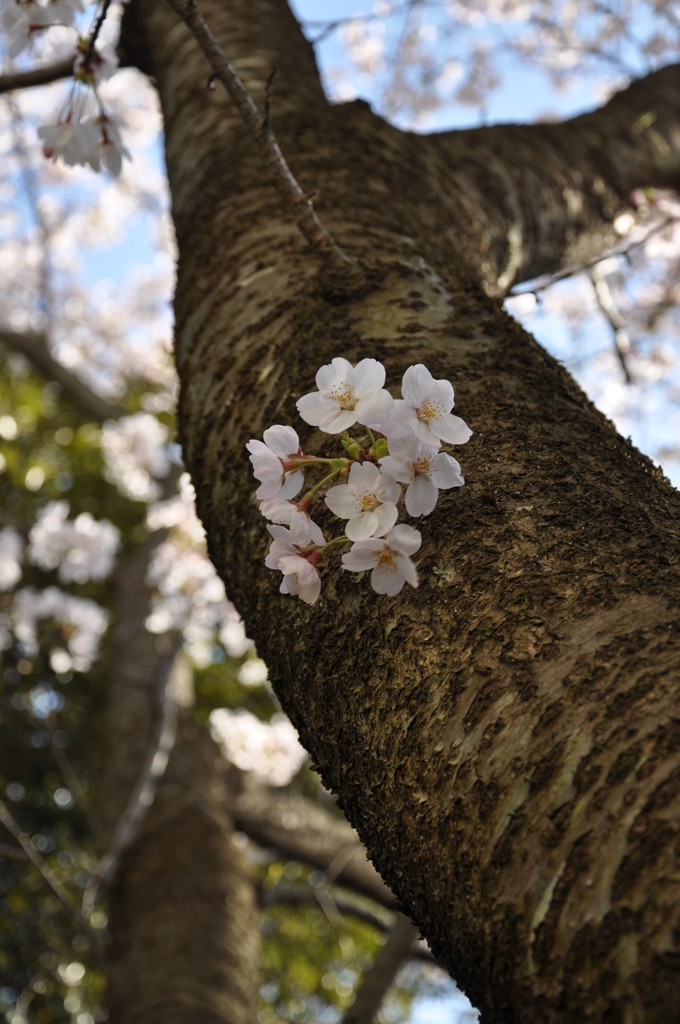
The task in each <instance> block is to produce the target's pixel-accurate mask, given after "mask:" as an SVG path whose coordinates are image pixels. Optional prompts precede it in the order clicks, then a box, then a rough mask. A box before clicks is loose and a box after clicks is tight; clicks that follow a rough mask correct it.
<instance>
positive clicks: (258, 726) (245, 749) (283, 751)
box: [210, 663, 307, 786]
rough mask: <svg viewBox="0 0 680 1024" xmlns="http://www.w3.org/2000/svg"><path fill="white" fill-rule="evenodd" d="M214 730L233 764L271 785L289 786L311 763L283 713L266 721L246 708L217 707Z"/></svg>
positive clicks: (211, 727)
mask: <svg viewBox="0 0 680 1024" xmlns="http://www.w3.org/2000/svg"><path fill="white" fill-rule="evenodd" d="M246 664H247V663H246ZM210 731H211V734H212V737H213V739H214V740H215V742H216V743H219V745H220V746H221V748H222V751H223V753H224V755H225V757H226V758H227V759H228V760H229V761H231V762H232V764H235V765H236V767H237V768H240V769H241V770H242V771H244V772H248V771H252V772H253V774H254V775H256V776H257V777H258V778H259V779H260V780H261V781H262V782H264V783H266V784H267V785H270V786H287V785H288V783H289V782H290V780H291V779H292V778H293V776H294V775H296V774H297V773H298V771H299V770H300V768H301V767H302V765H303V764H304V762H305V761H306V760H307V752H306V751H305V749H304V748H303V747H302V746H301V745H300V741H299V740H298V735H297V731H296V730H295V727H294V726H293V725H292V724H291V723H290V722H289V721H288V719H287V718H286V716H285V715H282V714H280V713H279V714H275V715H274V716H273V717H272V719H271V721H269V722H262V721H260V719H259V718H257V716H256V715H253V714H252V712H250V711H247V710H246V709H245V708H237V709H236V710H235V711H232V710H230V709H229V708H216V709H215V710H214V711H212V712H211V713H210Z"/></svg>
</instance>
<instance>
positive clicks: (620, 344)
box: [588, 269, 633, 384]
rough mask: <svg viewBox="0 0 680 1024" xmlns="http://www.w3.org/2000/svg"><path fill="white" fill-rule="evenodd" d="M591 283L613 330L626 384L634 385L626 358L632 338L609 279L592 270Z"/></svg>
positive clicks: (602, 311)
mask: <svg viewBox="0 0 680 1024" xmlns="http://www.w3.org/2000/svg"><path fill="white" fill-rule="evenodd" d="M588 277H589V278H590V282H591V284H592V286H593V290H594V292H595V298H596V299H597V304H598V306H599V308H600V312H601V313H602V314H603V316H604V318H605V320H606V321H607V323H608V324H609V326H610V327H611V329H612V335H613V338H614V349H615V351H616V355H617V357H618V360H619V362H620V363H621V369H622V370H623V375H624V377H625V378H626V384H632V383H633V377H632V375H631V372H630V370H629V369H628V362H627V360H626V356H627V355H628V353H629V352H630V338H629V337H628V331H627V330H626V325H625V323H624V320H623V317H622V316H621V314H620V313H619V311H618V309H617V308H616V303H615V302H614V296H613V295H612V291H611V288H610V287H609V282H608V281H607V278H606V277H605V276H604V274H602V273H598V272H597V271H596V270H595V269H593V270H591V271H590V272H589V274H588Z"/></svg>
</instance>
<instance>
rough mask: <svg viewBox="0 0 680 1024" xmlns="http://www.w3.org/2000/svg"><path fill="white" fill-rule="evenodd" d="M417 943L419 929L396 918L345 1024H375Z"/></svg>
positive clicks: (358, 992) (400, 915)
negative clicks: (386, 998)
mask: <svg viewBox="0 0 680 1024" xmlns="http://www.w3.org/2000/svg"><path fill="white" fill-rule="evenodd" d="M417 939H418V929H417V928H415V927H414V925H412V924H411V922H410V921H409V919H408V918H407V917H405V916H404V914H397V920H396V922H395V925H394V928H393V929H392V931H391V932H390V934H389V936H388V939H387V942H386V943H385V945H384V946H383V948H382V949H381V950H380V952H379V953H378V955H377V957H376V959H375V963H374V964H373V965H372V966H371V967H370V968H369V969H368V970H367V971H366V973H365V974H364V976H363V978H362V979H361V985H360V986H359V988H358V990H357V994H356V998H355V1000H354V1002H353V1003H352V1005H351V1006H350V1008H349V1009H348V1010H347V1013H346V1014H345V1016H344V1017H343V1019H342V1024H372V1021H373V1020H374V1019H375V1016H376V1014H377V1012H378V1010H379V1009H380V1004H381V1003H382V1001H383V999H384V998H385V996H386V995H387V992H388V991H389V989H390V988H391V987H392V985H393V984H394V979H395V978H396V976H397V971H398V970H399V968H400V967H401V965H402V964H403V963H404V961H405V960H408V959H409V958H410V956H411V949H412V947H413V944H414V942H416V941H417Z"/></svg>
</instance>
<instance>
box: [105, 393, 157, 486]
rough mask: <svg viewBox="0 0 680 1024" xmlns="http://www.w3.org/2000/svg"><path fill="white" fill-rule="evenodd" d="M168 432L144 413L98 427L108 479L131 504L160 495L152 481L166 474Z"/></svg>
mask: <svg viewBox="0 0 680 1024" xmlns="http://www.w3.org/2000/svg"><path fill="white" fill-rule="evenodd" d="M167 441H168V431H167V428H166V427H164V426H163V424H162V423H159V421H158V420H157V419H156V417H155V416H152V415H151V413H148V412H138V413H135V414H134V415H133V416H123V418H122V419H120V420H115V421H112V420H109V421H108V422H107V423H105V424H104V427H103V428H102V442H101V443H102V452H103V453H104V459H105V461H106V465H107V469H108V475H109V479H111V480H113V482H114V483H115V484H116V487H117V488H118V490H119V491H120V492H121V494H124V495H126V497H128V498H133V499H134V500H135V501H154V500H155V499H156V498H158V497H159V496H160V487H159V486H158V484H157V483H156V480H158V479H162V478H163V477H166V476H167V475H168V473H169V472H170V459H169V458H168V452H167Z"/></svg>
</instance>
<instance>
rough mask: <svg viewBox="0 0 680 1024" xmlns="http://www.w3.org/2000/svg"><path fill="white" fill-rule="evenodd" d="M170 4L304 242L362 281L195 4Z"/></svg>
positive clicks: (336, 273)
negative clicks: (253, 145)
mask: <svg viewBox="0 0 680 1024" xmlns="http://www.w3.org/2000/svg"><path fill="white" fill-rule="evenodd" d="M168 3H169V4H170V6H171V7H172V9H173V10H174V11H175V12H176V13H177V14H178V15H179V17H180V18H181V19H182V21H183V22H184V23H185V24H186V25H187V27H188V28H189V29H190V31H191V33H192V34H193V36H194V38H195V40H196V42H197V43H198V45H199V46H200V48H201V49H202V50H203V53H204V54H205V56H206V57H207V58H208V61H209V63H210V66H211V68H212V71H213V76H214V77H215V78H217V79H218V80H219V81H220V82H221V83H222V85H223V86H224V88H225V89H226V90H227V92H228V94H229V96H230V98H231V101H232V103H233V104H234V106H235V107H236V109H237V111H238V113H239V115H240V117H241V120H242V121H243V123H244V124H245V125H246V127H247V128H248V130H249V132H250V134H251V135H252V137H253V139H254V140H255V142H256V144H257V146H258V148H259V150H260V152H261V154H262V156H263V158H264V161H265V164H266V167H267V170H268V173H269V175H270V176H271V178H272V181H273V182H274V184H275V186H276V188H277V189H278V191H279V194H280V195H281V197H282V198H283V200H284V202H285V203H286V205H287V206H288V207H289V209H290V211H291V213H292V215H293V218H294V220H295V223H296V224H297V226H298V228H299V229H300V231H301V232H302V234H303V235H304V237H305V239H306V240H307V242H308V244H309V245H310V247H311V248H312V249H313V250H314V251H315V252H316V253H317V255H318V257H319V259H320V260H321V263H322V265H323V266H324V268H325V269H326V270H327V271H328V273H329V274H330V275H331V276H333V277H334V278H336V279H337V281H338V283H342V284H343V285H344V286H345V287H348V288H350V289H352V290H354V289H357V288H358V287H360V286H361V285H362V284H363V281H364V275H363V271H362V270H361V268H360V266H359V264H358V263H357V261H356V260H355V259H354V258H353V257H351V256H350V255H349V254H348V253H347V252H345V250H344V249H343V248H342V247H341V246H340V245H338V243H337V242H336V241H335V239H334V238H333V237H332V235H331V234H330V233H329V232H328V231H327V230H326V228H325V227H324V226H323V224H322V223H321V221H320V220H319V218H318V217H317V215H316V213H315V212H314V208H313V206H312V204H311V202H310V199H309V196H306V195H305V193H304V192H303V191H302V189H301V188H300V186H299V184H298V182H297V180H296V179H295V177H294V176H293V173H292V172H291V170H290V168H289V166H288V164H287V163H286V161H285V159H284V156H283V154H282V152H281V150H280V149H279V145H278V143H277V141H276V138H275V137H274V133H273V132H272V130H271V127H270V126H269V124H268V119H265V118H264V117H263V116H262V114H260V112H259V110H258V109H257V107H256V106H255V103H254V102H253V99H252V97H251V96H250V94H249V92H248V91H247V89H246V87H245V85H244V84H243V82H242V81H241V79H240V78H239V76H238V75H237V73H236V71H235V70H234V68H233V67H232V65H231V63H230V61H229V60H228V59H227V57H226V56H225V54H224V51H223V50H222V48H221V47H220V45H219V43H218V42H217V40H216V39H215V37H214V36H213V34H212V32H211V31H210V29H209V28H208V26H207V24H206V22H205V20H204V18H203V16H202V15H201V13H200V11H199V10H198V8H197V7H196V5H195V4H194V3H184V2H183V0H168Z"/></svg>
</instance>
